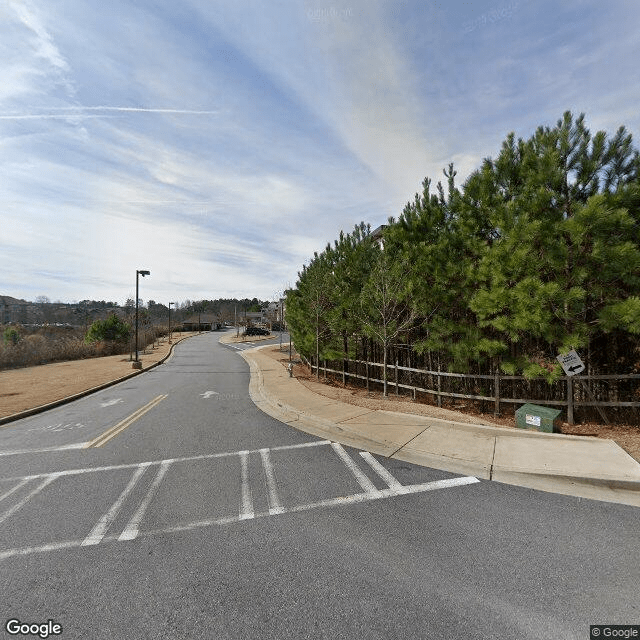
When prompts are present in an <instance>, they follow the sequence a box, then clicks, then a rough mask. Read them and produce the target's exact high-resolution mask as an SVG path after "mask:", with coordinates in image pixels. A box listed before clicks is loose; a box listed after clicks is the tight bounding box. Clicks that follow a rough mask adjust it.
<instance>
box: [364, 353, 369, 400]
mask: <svg viewBox="0 0 640 640" xmlns="http://www.w3.org/2000/svg"><path fill="white" fill-rule="evenodd" d="M364 369H365V376H366V377H367V393H369V361H368V360H365V361H364Z"/></svg>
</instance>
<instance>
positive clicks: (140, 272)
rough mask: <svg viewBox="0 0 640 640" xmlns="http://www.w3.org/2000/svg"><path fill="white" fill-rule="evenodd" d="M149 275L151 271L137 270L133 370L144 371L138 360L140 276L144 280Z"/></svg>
mask: <svg viewBox="0 0 640 640" xmlns="http://www.w3.org/2000/svg"><path fill="white" fill-rule="evenodd" d="M149 275H151V271H144V270H136V359H135V360H134V362H133V367H132V368H133V369H142V363H141V362H140V361H139V360H138V303H139V296H138V276H142V277H143V278H144V277H145V276H149Z"/></svg>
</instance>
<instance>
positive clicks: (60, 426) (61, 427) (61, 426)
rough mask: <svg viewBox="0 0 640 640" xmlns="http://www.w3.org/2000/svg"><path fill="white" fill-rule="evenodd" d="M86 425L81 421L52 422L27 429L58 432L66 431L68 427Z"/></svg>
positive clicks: (77, 427) (75, 427)
mask: <svg viewBox="0 0 640 640" xmlns="http://www.w3.org/2000/svg"><path fill="white" fill-rule="evenodd" d="M83 427H84V425H83V424H82V423H81V422H76V423H75V424H71V423H69V424H62V422H60V423H59V424H50V425H48V426H46V427H33V428H32V429H27V431H55V432H56V433H58V432H60V431H65V430H67V429H81V428H83Z"/></svg>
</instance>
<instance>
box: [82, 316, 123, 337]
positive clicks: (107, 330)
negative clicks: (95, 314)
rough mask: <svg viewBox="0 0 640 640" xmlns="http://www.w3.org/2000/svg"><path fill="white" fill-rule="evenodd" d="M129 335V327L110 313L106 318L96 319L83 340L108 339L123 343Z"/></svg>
mask: <svg viewBox="0 0 640 640" xmlns="http://www.w3.org/2000/svg"><path fill="white" fill-rule="evenodd" d="M130 335H131V327H130V326H129V325H128V324H127V323H126V322H123V321H122V320H120V318H118V316H116V315H115V314H111V315H110V316H109V317H108V318H107V319H106V320H96V321H95V322H94V323H93V324H92V325H91V327H90V328H89V331H87V335H86V336H85V342H87V343H91V342H101V341H109V342H121V343H125V342H127V341H128V340H129V336H130Z"/></svg>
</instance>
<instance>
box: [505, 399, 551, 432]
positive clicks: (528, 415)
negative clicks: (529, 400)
mask: <svg viewBox="0 0 640 640" xmlns="http://www.w3.org/2000/svg"><path fill="white" fill-rule="evenodd" d="M560 413H562V412H561V411H560V409H551V408H550V407H540V406H538V405H537V404H523V405H522V406H521V407H520V408H519V409H518V410H517V411H516V427H518V428H520V429H533V430H535V431H544V432H545V433H553V432H554V431H556V432H557V431H560Z"/></svg>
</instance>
